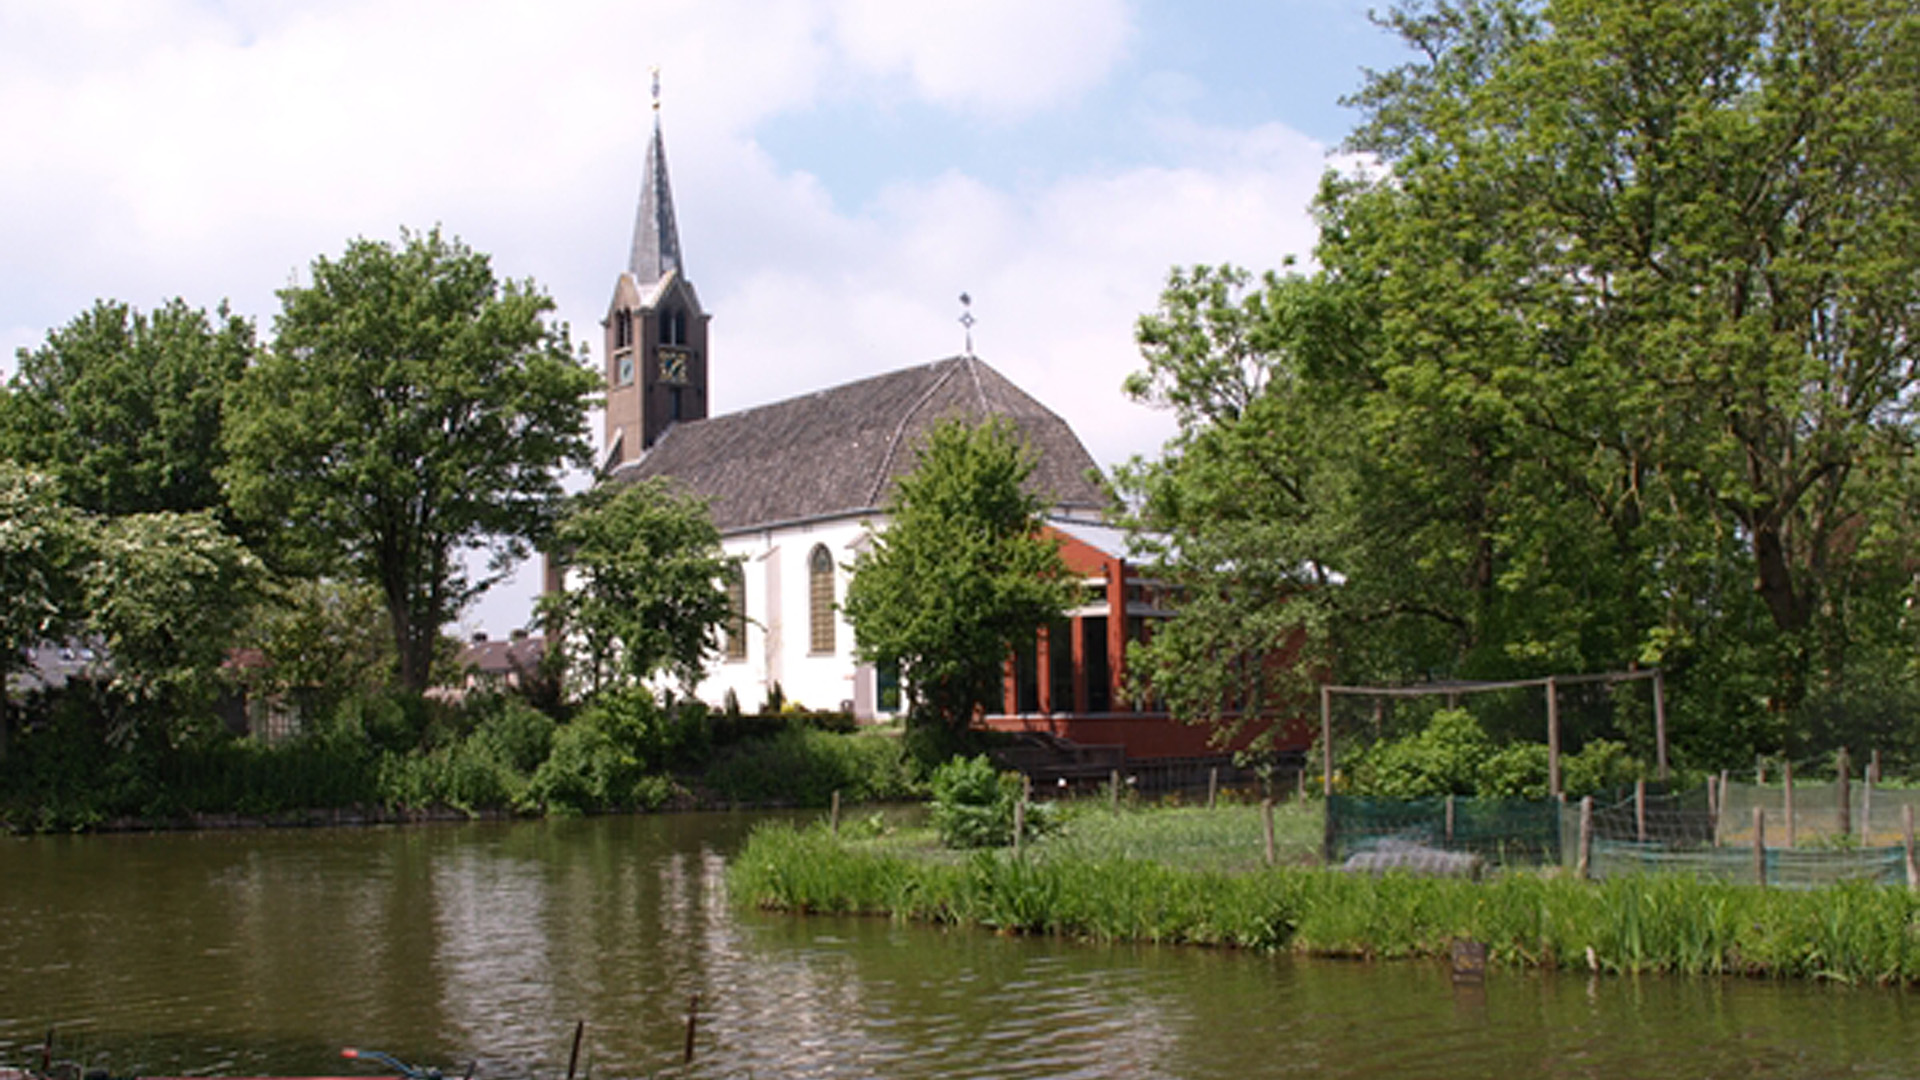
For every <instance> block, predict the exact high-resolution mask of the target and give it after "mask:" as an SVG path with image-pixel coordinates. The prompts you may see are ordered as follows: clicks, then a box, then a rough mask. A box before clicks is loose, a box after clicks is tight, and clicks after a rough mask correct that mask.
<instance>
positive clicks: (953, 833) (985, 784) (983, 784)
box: [931, 754, 1057, 848]
mask: <svg viewBox="0 0 1920 1080" xmlns="http://www.w3.org/2000/svg"><path fill="white" fill-rule="evenodd" d="M931 787H932V791H933V827H934V829H935V830H936V831H937V832H938V833H939V834H940V842H941V843H942V844H945V845H946V846H947V847H950V848H977V847H1004V846H1005V845H1007V844H1010V843H1012V842H1013V818H1014V804H1016V803H1017V802H1019V801H1020V793H1021V788H1022V784H1021V780H1020V777H1019V776H1018V775H1017V774H1015V773H1001V772H998V771H996V770H995V769H994V767H993V762H991V761H989V760H988V759H987V756H986V755H985V754H980V755H977V756H975V757H970V758H966V757H957V758H954V759H952V760H951V761H948V762H947V763H946V764H945V765H942V766H940V767H939V768H937V769H935V770H934V771H933V779H932V781H931ZM1026 822H1027V829H1026V835H1027V836H1028V837H1033V836H1038V835H1040V834H1042V833H1045V832H1047V831H1050V830H1051V829H1053V828H1054V827H1055V826H1056V824H1057V823H1056V821H1055V820H1054V815H1053V814H1052V807H1051V806H1048V805H1046V804H1043V803H1034V804H1030V805H1029V806H1028V807H1027V815H1026Z"/></svg>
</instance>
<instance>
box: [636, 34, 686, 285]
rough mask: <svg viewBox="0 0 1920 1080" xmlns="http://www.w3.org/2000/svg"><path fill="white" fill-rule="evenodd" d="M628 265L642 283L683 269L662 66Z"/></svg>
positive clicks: (655, 88)
mask: <svg viewBox="0 0 1920 1080" xmlns="http://www.w3.org/2000/svg"><path fill="white" fill-rule="evenodd" d="M627 269H628V270H630V271H632V273H633V276H634V279H635V280H636V281H638V282H639V283H640V284H641V285H642V286H646V285H651V284H653V283H654V282H657V281H659V280H660V279H661V278H664V277H666V276H667V274H668V273H669V272H673V271H680V270H681V266H680V230H679V228H678V227H677V226H676V225H675V224H674V220H673V188H672V186H671V185H670V184H668V183H667V150H666V145H665V144H664V143H663V142H662V141H661V139H660V69H659V68H654V69H653V141H652V142H650V143H648V144H647V170H646V175H645V176H643V177H642V178H641V181H640V212H639V214H638V216H637V217H636V218H635V219H634V223H633V257H632V259H630V260H629V261H628V263H627ZM683 276H684V274H683Z"/></svg>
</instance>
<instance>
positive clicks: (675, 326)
mask: <svg viewBox="0 0 1920 1080" xmlns="http://www.w3.org/2000/svg"><path fill="white" fill-rule="evenodd" d="M686 343H687V311H686V309H685V308H669V309H667V310H666V311H662V312H661V313H660V344H662V345H685V344H686Z"/></svg>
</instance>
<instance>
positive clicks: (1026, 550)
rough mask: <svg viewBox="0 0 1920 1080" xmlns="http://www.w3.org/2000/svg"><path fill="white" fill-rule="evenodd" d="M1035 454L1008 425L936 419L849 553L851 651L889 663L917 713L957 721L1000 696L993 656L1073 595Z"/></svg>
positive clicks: (998, 666) (953, 724)
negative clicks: (1033, 479) (874, 524)
mask: <svg viewBox="0 0 1920 1080" xmlns="http://www.w3.org/2000/svg"><path fill="white" fill-rule="evenodd" d="M1032 472H1033V460H1032V457H1031V456H1030V455H1029V454H1028V453H1027V451H1026V450H1025V448H1024V447H1023V446H1022V445H1021V443H1020V441H1019V436H1018V433H1017V431H1016V429H1014V428H1013V427H1012V425H1011V424H1009V423H1007V422H1006V421H1003V420H997V419H996V420H990V421H988V422H986V423H984V424H979V425H970V424H968V423H966V422H964V421H961V420H948V421H945V422H942V423H940V424H938V425H936V426H935V427H934V428H933V429H932V430H931V431H929V432H928V434H927V439H926V442H925V444H924V445H922V446H921V447H920V448H919V457H918V462H917V464H916V465H915V467H914V469H913V471H912V472H910V473H908V474H906V475H905V476H902V477H901V478H900V480H899V484H898V487H897V488H896V489H895V491H894V494H893V495H892V496H891V497H890V498H889V501H888V504H887V508H886V509H887V514H888V516H889V518H890V519H891V521H890V522H889V524H888V525H887V527H886V529H885V530H884V531H882V532H880V533H879V534H878V535H877V536H875V537H874V539H873V543H872V546H870V547H869V548H868V549H867V550H865V551H862V552H861V553H860V554H859V555H858V556H857V557H856V558H855V559H854V563H853V580H852V583H851V584H850V585H848V587H847V599H846V614H847V620H848V621H849V622H850V623H851V624H852V625H853V632H854V640H855V646H856V651H857V654H858V655H859V657H860V658H861V659H862V660H864V661H866V662H868V663H874V664H895V665H898V666H899V669H900V674H901V679H902V682H903V684H904V685H905V686H906V689H907V692H908V694H909V695H910V698H911V700H912V703H913V709H912V713H913V715H915V716H920V715H925V716H926V717H927V718H928V719H931V720H933V721H935V722H936V723H939V724H943V725H945V726H946V727H947V728H948V730H964V728H965V727H966V725H967V723H968V722H969V721H970V719H971V717H972V714H973V708H974V706H975V705H987V704H990V703H992V702H994V701H997V700H998V698H999V690H1000V685H1001V671H1002V665H1003V664H1004V663H1005V662H1006V659H1007V657H1008V656H1009V655H1010V654H1011V650H1012V649H1013V647H1014V645H1015V644H1016V643H1017V642H1020V641H1026V640H1031V639H1032V638H1033V637H1034V635H1035V634H1037V633H1038V631H1039V628H1040V627H1041V626H1042V625H1044V624H1045V623H1046V622H1047V621H1048V620H1050V619H1053V618H1057V617H1058V616H1059V615H1060V613H1061V612H1062V611H1064V610H1065V609H1066V607H1067V605H1068V604H1069V603H1071V601H1072V597H1073V586H1072V583H1071V582H1070V581H1069V580H1068V578H1067V576H1066V574H1065V571H1064V568H1063V567H1062V565H1061V563H1060V555H1059V552H1058V550H1057V546H1056V544H1055V543H1054V542H1053V541H1051V540H1049V539H1048V538H1046V537H1045V536H1044V535H1043V534H1042V532H1041V526H1042V524H1043V523H1044V518H1043V516H1042V514H1043V511H1044V506H1043V504H1042V502H1041V500H1040V498H1039V496H1037V495H1035V494H1033V493H1031V492H1029V491H1027V490H1026V489H1025V488H1024V486H1023V485H1024V483H1025V481H1026V480H1027V478H1028V476H1029V475H1031V474H1032Z"/></svg>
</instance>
